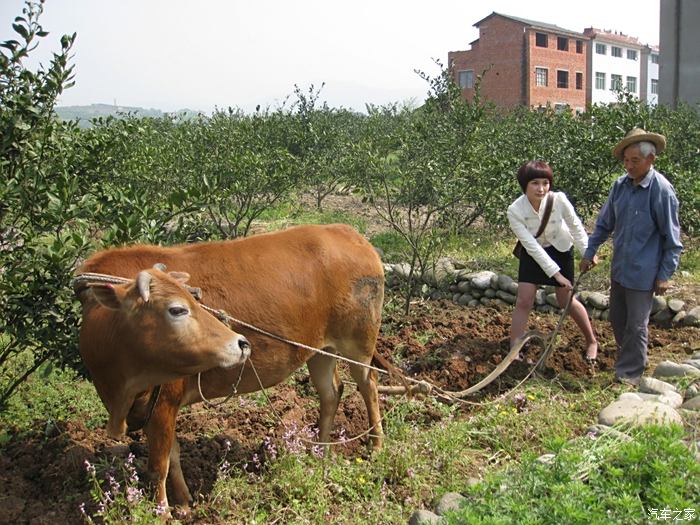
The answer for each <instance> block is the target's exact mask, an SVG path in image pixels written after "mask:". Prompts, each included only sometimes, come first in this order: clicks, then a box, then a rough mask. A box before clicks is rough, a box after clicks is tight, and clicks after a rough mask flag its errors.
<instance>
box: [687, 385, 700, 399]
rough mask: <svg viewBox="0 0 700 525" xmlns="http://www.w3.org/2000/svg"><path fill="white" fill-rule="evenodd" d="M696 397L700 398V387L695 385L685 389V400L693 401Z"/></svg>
mask: <svg viewBox="0 0 700 525" xmlns="http://www.w3.org/2000/svg"><path fill="white" fill-rule="evenodd" d="M695 396H700V386H699V385H697V384H695V383H693V384H692V385H690V386H689V387H688V388H686V389H685V396H684V397H685V399H692V398H694V397H695Z"/></svg>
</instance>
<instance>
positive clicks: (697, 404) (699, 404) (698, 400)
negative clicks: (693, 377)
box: [681, 396, 700, 411]
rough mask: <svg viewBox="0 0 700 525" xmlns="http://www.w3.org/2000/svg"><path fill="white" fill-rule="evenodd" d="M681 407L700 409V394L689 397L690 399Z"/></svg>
mask: <svg viewBox="0 0 700 525" xmlns="http://www.w3.org/2000/svg"><path fill="white" fill-rule="evenodd" d="M681 408H682V409H684V410H697V411H700V396H695V397H694V398H692V399H688V401H686V402H685V403H683V404H682V405H681Z"/></svg>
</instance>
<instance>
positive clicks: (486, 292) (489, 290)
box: [484, 288, 496, 299]
mask: <svg viewBox="0 0 700 525" xmlns="http://www.w3.org/2000/svg"><path fill="white" fill-rule="evenodd" d="M484 297H488V298H489V299H493V298H494V297H496V290H494V289H493V288H486V290H484Z"/></svg>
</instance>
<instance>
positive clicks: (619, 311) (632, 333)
mask: <svg viewBox="0 0 700 525" xmlns="http://www.w3.org/2000/svg"><path fill="white" fill-rule="evenodd" d="M653 296H654V292H653V291H652V290H649V291H642V290H632V289H630V288H625V287H624V286H622V285H621V284H620V283H617V282H615V281H612V283H611V288H610V324H612V329H613V333H614V334H615V341H616V342H617V359H616V361H615V375H616V376H617V377H627V378H633V379H636V378H638V377H640V376H641V375H642V374H643V373H644V367H645V366H646V363H647V342H648V341H649V329H648V325H649V314H650V313H651V305H652V299H653Z"/></svg>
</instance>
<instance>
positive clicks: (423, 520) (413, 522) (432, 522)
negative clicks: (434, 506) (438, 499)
mask: <svg viewBox="0 0 700 525" xmlns="http://www.w3.org/2000/svg"><path fill="white" fill-rule="evenodd" d="M438 523H440V516H438V515H437V514H435V513H433V512H430V511H429V510H423V509H421V510H417V511H415V512H414V513H413V514H411V517H410V518H409V519H408V525H437V524H438Z"/></svg>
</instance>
